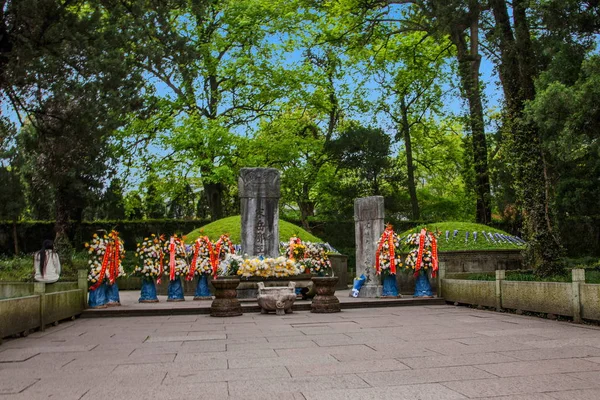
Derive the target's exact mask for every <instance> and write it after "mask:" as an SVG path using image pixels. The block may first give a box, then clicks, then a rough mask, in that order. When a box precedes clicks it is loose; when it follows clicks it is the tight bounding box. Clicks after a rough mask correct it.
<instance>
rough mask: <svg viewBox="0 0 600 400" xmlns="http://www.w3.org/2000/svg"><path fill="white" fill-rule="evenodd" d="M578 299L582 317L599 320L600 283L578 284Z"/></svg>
mask: <svg viewBox="0 0 600 400" xmlns="http://www.w3.org/2000/svg"><path fill="white" fill-rule="evenodd" d="M579 301H580V302H581V317H582V318H585V319H590V320H594V321H600V285H593V284H589V283H586V284H583V285H580V288H579Z"/></svg>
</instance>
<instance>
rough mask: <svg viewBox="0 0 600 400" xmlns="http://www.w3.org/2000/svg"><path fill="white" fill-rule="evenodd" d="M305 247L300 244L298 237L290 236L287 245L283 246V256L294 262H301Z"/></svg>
mask: <svg viewBox="0 0 600 400" xmlns="http://www.w3.org/2000/svg"><path fill="white" fill-rule="evenodd" d="M305 252H306V246H305V245H304V244H303V243H302V240H301V239H300V238H299V237H296V236H292V237H291V238H290V241H289V243H287V244H286V245H285V246H284V253H285V256H286V257H287V258H288V259H290V260H294V261H296V262H299V261H301V260H302V259H304V257H305Z"/></svg>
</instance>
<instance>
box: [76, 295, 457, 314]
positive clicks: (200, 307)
mask: <svg viewBox="0 0 600 400" xmlns="http://www.w3.org/2000/svg"><path fill="white" fill-rule="evenodd" d="M339 298H340V307H341V309H342V310H345V309H346V310H347V309H356V308H380V307H407V306H424V305H444V304H446V301H445V300H444V299H443V298H438V297H434V298H412V297H411V298H402V299H360V298H357V299H346V298H343V297H339ZM190 303H191V304H190ZM210 303H211V302H210V301H201V302H198V301H185V302H181V303H166V302H161V303H158V304H152V305H145V307H136V306H137V304H136V305H135V306H127V305H125V306H121V307H110V308H105V309H97V310H91V309H88V310H84V311H83V313H82V314H81V317H82V318H100V317H139V316H164V315H196V314H209V313H210ZM241 304H242V311H243V312H244V313H259V312H260V307H259V306H258V304H257V303H256V302H255V301H242V302H241ZM310 307H311V302H310V301H303V300H300V301H297V302H296V303H294V306H293V308H292V310H293V311H310Z"/></svg>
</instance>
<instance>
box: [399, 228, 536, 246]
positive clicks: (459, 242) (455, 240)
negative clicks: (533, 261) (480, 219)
mask: <svg viewBox="0 0 600 400" xmlns="http://www.w3.org/2000/svg"><path fill="white" fill-rule="evenodd" d="M422 228H427V229H429V230H432V231H435V230H439V231H440V237H439V238H438V249H439V250H440V251H446V250H450V251H451V250H499V249H523V248H524V247H525V246H522V245H521V246H519V245H516V244H514V243H506V242H501V241H499V240H498V239H495V240H496V242H495V243H494V242H493V241H492V240H489V239H486V238H485V237H484V236H483V234H482V232H483V231H485V232H487V233H500V234H503V235H506V236H512V235H510V234H508V233H506V232H504V231H502V230H500V229H494V228H492V227H489V226H487V225H482V224H476V223H472V222H458V221H446V222H436V223H431V224H427V225H420V226H418V227H416V228H413V229H409V230H407V231H405V232H402V233H401V234H400V237H402V238H403V237H405V236H407V235H408V234H409V233H415V232H419V231H420V230H421V229H422ZM455 230H458V233H457V234H456V236H454V231H455ZM446 231H449V233H448V235H449V237H448V240H446ZM467 232H469V236H468V239H467V240H465V238H466V236H467ZM473 232H477V240H475V238H474V235H473Z"/></svg>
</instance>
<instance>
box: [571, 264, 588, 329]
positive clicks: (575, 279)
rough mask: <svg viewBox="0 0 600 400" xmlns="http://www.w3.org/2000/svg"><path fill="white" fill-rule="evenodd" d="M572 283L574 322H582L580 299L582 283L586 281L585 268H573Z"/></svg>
mask: <svg viewBox="0 0 600 400" xmlns="http://www.w3.org/2000/svg"><path fill="white" fill-rule="evenodd" d="M571 281H572V283H571V285H572V288H573V299H572V301H573V322H575V323H578V324H580V323H581V301H580V299H579V290H580V286H579V285H580V284H581V283H585V270H584V269H581V268H577V269H573V270H571Z"/></svg>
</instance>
